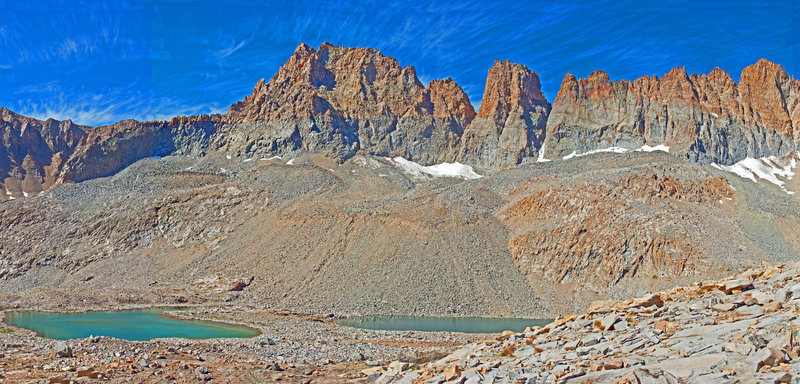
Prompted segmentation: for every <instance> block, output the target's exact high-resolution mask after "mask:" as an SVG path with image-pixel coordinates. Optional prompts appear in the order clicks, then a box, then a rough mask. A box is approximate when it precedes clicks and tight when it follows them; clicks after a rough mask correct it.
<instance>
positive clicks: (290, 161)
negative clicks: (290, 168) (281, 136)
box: [286, 159, 294, 165]
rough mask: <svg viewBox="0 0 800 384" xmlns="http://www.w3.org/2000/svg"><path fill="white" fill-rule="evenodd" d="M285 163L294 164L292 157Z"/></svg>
mask: <svg viewBox="0 0 800 384" xmlns="http://www.w3.org/2000/svg"><path fill="white" fill-rule="evenodd" d="M286 165H294V159H289V161H287V162H286Z"/></svg>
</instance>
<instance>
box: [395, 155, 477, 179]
mask: <svg viewBox="0 0 800 384" xmlns="http://www.w3.org/2000/svg"><path fill="white" fill-rule="evenodd" d="M386 160H388V161H389V162H391V163H392V164H394V166H396V167H397V168H400V169H401V170H402V171H403V172H405V173H407V174H409V175H411V176H412V177H414V178H417V179H424V178H426V177H428V176H432V177H458V178H461V179H468V180H469V179H479V178H481V177H482V176H481V175H479V174H477V173H476V172H475V170H474V169H473V168H472V167H471V166H469V165H466V164H461V163H441V164H436V165H428V166H425V165H420V164H417V163H415V162H413V161H410V160H406V159H404V158H402V157H399V156H398V157H395V158H393V159H390V158H388V157H387V158H386ZM426 175H427V176H426Z"/></svg>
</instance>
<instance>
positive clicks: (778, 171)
mask: <svg viewBox="0 0 800 384" xmlns="http://www.w3.org/2000/svg"><path fill="white" fill-rule="evenodd" d="M798 157H800V152H796V153H794V154H792V155H791V156H788V157H785V158H783V159H780V158H778V157H776V156H770V157H762V158H758V159H755V158H752V157H748V158H746V159H744V160H742V161H738V162H736V163H735V164H733V165H719V164H717V163H711V166H712V167H714V168H717V169H719V170H723V171H728V172H732V173H735V174H736V175H738V176H739V177H742V178H744V179H750V180H752V181H753V182H754V183H758V179H762V180H766V181H768V182H770V183H772V184H775V185H777V186H778V187H780V188H781V190H782V191H784V192H786V193H787V194H790V195H793V194H794V192H792V191H787V190H786V187H785V184H786V181H785V180H791V179H792V177H793V176H794V168H795V167H796V166H797V160H798ZM779 177H780V178H782V179H785V180H781V179H779Z"/></svg>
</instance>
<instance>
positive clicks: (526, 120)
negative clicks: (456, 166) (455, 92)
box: [459, 61, 550, 168]
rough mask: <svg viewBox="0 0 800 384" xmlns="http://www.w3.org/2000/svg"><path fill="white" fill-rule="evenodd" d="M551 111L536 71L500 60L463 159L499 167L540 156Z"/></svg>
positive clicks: (491, 71)
mask: <svg viewBox="0 0 800 384" xmlns="http://www.w3.org/2000/svg"><path fill="white" fill-rule="evenodd" d="M549 112H550V103H548V102H547V100H546V99H545V97H544V95H543V94H542V91H541V84H540V83H539V76H538V75H537V74H536V72H533V71H531V70H530V69H528V68H527V67H525V66H524V65H521V64H513V63H511V62H509V61H505V62H502V61H496V62H495V63H494V65H493V66H492V68H491V69H489V75H488V76H487V78H486V88H485V91H484V93H483V101H482V103H481V108H480V111H479V112H478V117H477V118H476V119H475V120H474V121H473V122H472V124H470V125H469V127H467V129H466V130H465V132H464V137H463V143H462V145H461V148H460V153H459V160H460V161H462V162H464V163H468V164H473V165H477V166H479V167H482V168H498V167H502V166H507V165H515V164H519V163H521V162H522V161H523V160H524V159H526V158H528V159H536V157H537V156H538V153H539V149H540V148H541V147H542V141H543V140H544V134H545V124H546V123H547V115H548V113H549Z"/></svg>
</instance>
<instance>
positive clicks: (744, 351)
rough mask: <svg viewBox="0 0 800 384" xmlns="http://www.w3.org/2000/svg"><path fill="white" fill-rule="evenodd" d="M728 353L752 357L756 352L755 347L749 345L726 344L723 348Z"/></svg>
mask: <svg viewBox="0 0 800 384" xmlns="http://www.w3.org/2000/svg"><path fill="white" fill-rule="evenodd" d="M723 349H724V350H725V351H726V352H733V353H738V354H740V355H743V356H750V354H751V353H753V352H754V351H755V349H756V348H755V347H754V346H753V345H752V344H749V343H734V342H730V343H725V346H724V348H723Z"/></svg>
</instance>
